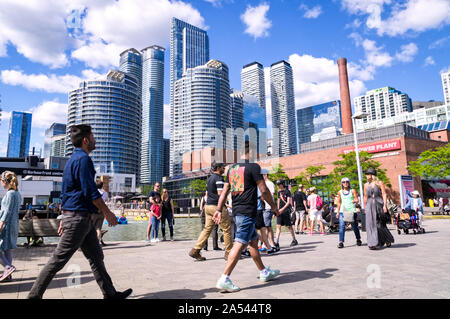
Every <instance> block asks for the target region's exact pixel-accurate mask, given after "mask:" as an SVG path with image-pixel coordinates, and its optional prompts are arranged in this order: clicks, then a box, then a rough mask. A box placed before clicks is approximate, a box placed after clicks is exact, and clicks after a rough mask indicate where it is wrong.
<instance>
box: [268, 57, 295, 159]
mask: <svg viewBox="0 0 450 319" xmlns="http://www.w3.org/2000/svg"><path fill="white" fill-rule="evenodd" d="M270 93H271V101H272V139H273V152H274V154H277V153H278V155H279V156H286V155H293V154H297V132H296V129H295V96H294V78H293V73H292V67H291V65H290V64H289V63H288V62H286V61H280V62H277V63H274V64H272V65H271V67H270ZM277 151H278V152H277Z"/></svg>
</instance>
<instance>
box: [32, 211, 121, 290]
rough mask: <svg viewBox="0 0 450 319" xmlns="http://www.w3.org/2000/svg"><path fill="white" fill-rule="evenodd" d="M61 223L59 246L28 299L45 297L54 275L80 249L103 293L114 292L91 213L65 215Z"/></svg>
mask: <svg viewBox="0 0 450 319" xmlns="http://www.w3.org/2000/svg"><path fill="white" fill-rule="evenodd" d="M62 222H63V233H62V236H61V238H60V240H59V243H58V246H57V247H56V249H55V252H54V253H53V256H52V257H51V258H50V260H49V261H48V262H47V264H46V265H45V267H44V269H42V271H41V272H40V274H39V276H38V277H37V279H36V281H35V282H34V284H33V287H32V288H31V291H30V293H29V295H28V298H42V296H43V294H44V292H45V290H46V289H47V287H48V285H49V284H50V282H51V281H52V279H53V277H54V276H55V275H56V273H57V272H58V271H60V270H61V269H63V268H64V266H65V265H66V263H67V262H68V261H69V260H70V258H72V256H73V254H74V253H75V252H76V251H77V250H78V248H81V250H82V252H83V254H84V256H85V257H86V258H87V260H88V261H89V264H90V266H91V269H92V272H93V273H94V278H95V280H96V281H97V284H98V285H99V287H100V289H101V291H102V293H103V295H104V296H112V295H114V294H115V293H116V290H115V288H114V286H113V283H112V280H111V278H110V277H109V275H108V273H107V271H106V268H105V263H104V262H103V258H104V255H103V250H102V248H101V246H100V243H99V241H98V238H97V232H96V231H95V229H94V227H93V225H92V220H91V218H90V216H63V219H62Z"/></svg>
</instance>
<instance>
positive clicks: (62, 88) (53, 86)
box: [0, 70, 101, 94]
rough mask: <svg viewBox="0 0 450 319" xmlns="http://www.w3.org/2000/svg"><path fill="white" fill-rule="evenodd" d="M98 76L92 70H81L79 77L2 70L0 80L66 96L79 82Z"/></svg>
mask: <svg viewBox="0 0 450 319" xmlns="http://www.w3.org/2000/svg"><path fill="white" fill-rule="evenodd" d="M99 76H101V74H99V73H97V72H95V71H93V70H83V71H82V76H81V77H79V76H76V75H71V74H66V75H55V74H50V75H46V74H42V73H41V74H25V73H23V71H17V70H3V71H2V72H1V73H0V80H1V81H2V82H3V83H4V84H9V85H15V86H23V87H25V88H27V89H29V90H38V91H45V92H48V93H63V94H67V93H69V91H71V90H73V89H75V88H77V87H78V85H79V84H80V82H81V81H84V80H91V79H95V78H97V77H99Z"/></svg>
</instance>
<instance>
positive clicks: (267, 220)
mask: <svg viewBox="0 0 450 319" xmlns="http://www.w3.org/2000/svg"><path fill="white" fill-rule="evenodd" d="M272 217H273V213H272V211H271V210H270V209H266V210H264V211H263V219H264V227H272Z"/></svg>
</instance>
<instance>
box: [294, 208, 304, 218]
mask: <svg viewBox="0 0 450 319" xmlns="http://www.w3.org/2000/svg"><path fill="white" fill-rule="evenodd" d="M295 217H296V219H300V220H303V219H305V217H306V211H305V210H296V211H295Z"/></svg>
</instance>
